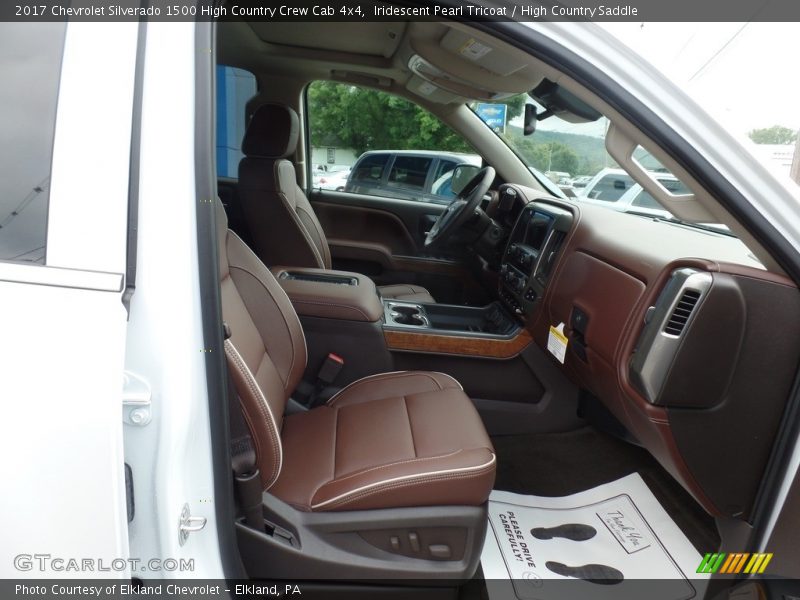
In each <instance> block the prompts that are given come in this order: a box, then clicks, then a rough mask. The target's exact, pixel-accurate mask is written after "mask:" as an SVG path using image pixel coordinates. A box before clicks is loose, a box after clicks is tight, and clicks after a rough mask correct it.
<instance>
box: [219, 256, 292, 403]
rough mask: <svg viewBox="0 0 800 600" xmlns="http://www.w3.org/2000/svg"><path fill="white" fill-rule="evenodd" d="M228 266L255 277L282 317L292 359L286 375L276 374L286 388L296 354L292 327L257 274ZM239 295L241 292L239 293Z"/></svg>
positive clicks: (242, 268) (275, 299)
mask: <svg viewBox="0 0 800 600" xmlns="http://www.w3.org/2000/svg"><path fill="white" fill-rule="evenodd" d="M229 268H230V269H237V270H239V271H241V272H242V273H246V274H248V275H250V277H252V278H253V279H255V280H256V281H257V282H258V283H259V284H260V285H261V287H263V288H264V291H265V292H267V294H269V296H270V298H272V300H273V302H274V303H275V306H276V308H277V309H278V312H279V313H280V315H281V318H282V319H283V323H284V324H285V325H286V331H287V333H288V334H289V343H290V344H291V347H292V352H291V354H292V361H291V362H290V363H289V372H288V373H287V374H286V377H285V378H284V377H283V376H281V373H280V371H279V372H278V375H279V376H280V377H281V379H282V380H283V388H284V389H287V387H288V383H289V377H290V376H291V374H292V371H293V370H294V363H295V360H294V358H295V354H296V351H297V349H296V348H295V344H294V339H293V336H292V328H291V326H290V325H289V321H287V320H286V316H285V315H284V314H283V311H282V310H281V307H280V304H278V299H277V298H276V297H275V295H274V294H273V293H272V291H271V290H270V289H269V288H268V287H267V286H266V285H265V284H264V282H263V281H261V279H260V278H259V277H258V275H256V274H255V273H253V272H251V271H250V270H249V269H245V268H244V267H239V266H233V265H231V266H230V267H229ZM234 285H236V284H235V283H234ZM237 291H238V290H237ZM240 296H241V294H240ZM242 302H244V298H242ZM245 309H247V303H245ZM247 313H248V315H250V318H251V319H252V320H253V322H254V323H255V319H253V316H252V315H251V314H250V311H249V310H248V311H247ZM301 331H302V329H301ZM259 336H260V332H259ZM261 343H262V345H264V340H261ZM264 351H265V352H266V345H265V346H264ZM267 354H269V353H268V352H267Z"/></svg>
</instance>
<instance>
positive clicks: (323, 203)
mask: <svg viewBox="0 0 800 600" xmlns="http://www.w3.org/2000/svg"><path fill="white" fill-rule="evenodd" d="M309 199H310V200H311V204H312V206H313V207H314V211H315V212H316V213H317V217H318V218H319V220H320V222H321V223H322V227H323V229H324V230H325V235H327V236H328V237H329V238H334V239H357V240H359V241H371V242H377V243H381V244H384V245H387V246H389V247H390V248H391V249H392V253H393V254H396V255H401V256H418V255H420V254H421V250H422V248H423V241H424V231H427V229H425V228H424V227H423V226H422V225H421V224H422V223H430V222H432V221H435V220H436V218H438V216H439V215H440V214H441V213H442V212H443V211H444V209H445V208H446V207H445V206H442V205H438V204H430V203H427V202H412V201H408V200H397V199H394V198H380V197H378V196H365V195H361V194H352V193H345V192H333V191H329V190H312V191H311V193H310V194H309ZM358 213H363V216H360V217H359V216H358ZM323 214H324V216H323ZM354 218H356V222H355V223H353V222H351V221H352V220H353V219H354ZM376 225H379V226H380V227H381V229H378V230H375V231H372V230H371V229H369V227H372V226H376ZM365 226H369V227H365ZM387 234H389V235H388V237H387ZM362 236H367V237H366V238H365V237H362Z"/></svg>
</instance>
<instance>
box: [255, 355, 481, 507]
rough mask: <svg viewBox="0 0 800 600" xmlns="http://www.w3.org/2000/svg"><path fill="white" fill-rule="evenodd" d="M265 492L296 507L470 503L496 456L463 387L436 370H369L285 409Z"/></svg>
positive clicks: (476, 501)
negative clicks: (312, 404) (322, 396)
mask: <svg viewBox="0 0 800 600" xmlns="http://www.w3.org/2000/svg"><path fill="white" fill-rule="evenodd" d="M281 438H282V441H283V465H282V468H281V474H280V476H279V477H278V480H277V482H276V483H275V484H274V485H273V486H272V487H271V488H270V489H269V493H271V494H273V495H275V496H277V497H278V498H280V499H281V500H283V501H285V502H287V503H289V504H291V505H292V506H294V507H295V508H297V509H299V510H303V511H314V512H318V511H341V510H367V509H380V508H400V507H408V506H437V505H438V506H441V505H452V506H477V505H481V504H483V503H484V502H486V500H487V499H488V497H489V492H491V490H492V485H493V484H494V476H495V456H494V449H493V447H492V444H491V441H490V440H489V437H488V435H487V434H486V430H485V429H484V427H483V423H482V422H481V419H480V417H479V416H478V413H477V411H476V410H475V407H474V406H473V404H472V402H471V401H470V399H469V398H468V397H467V396H466V394H464V392H463V391H462V389H461V386H460V385H459V384H458V382H457V381H455V380H454V379H453V378H452V377H449V376H448V375H444V374H442V373H429V372H416V371H414V372H412V371H408V372H398V373H385V374H381V375H375V376H372V377H366V378H364V379H361V380H359V381H356V382H355V383H352V384H351V385H349V386H347V387H346V388H344V389H343V390H342V391H341V392H339V393H338V394H337V395H335V396H334V397H333V398H331V400H330V401H329V402H328V403H327V404H326V405H325V406H320V407H318V408H315V409H313V410H310V411H308V412H303V413H296V414H293V415H290V416H288V417H286V419H285V420H284V424H283V431H282V433H281Z"/></svg>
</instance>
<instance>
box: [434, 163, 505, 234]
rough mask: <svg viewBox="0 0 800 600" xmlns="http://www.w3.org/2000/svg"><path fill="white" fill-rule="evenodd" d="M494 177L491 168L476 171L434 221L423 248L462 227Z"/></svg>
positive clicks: (493, 171)
mask: <svg viewBox="0 0 800 600" xmlns="http://www.w3.org/2000/svg"><path fill="white" fill-rule="evenodd" d="M494 177H495V170H494V169H493V168H492V167H484V168H483V169H481V170H480V171H478V173H477V174H476V175H475V177H473V178H472V179H470V180H469V182H468V183H467V184H466V185H465V186H464V189H462V190H461V193H459V194H458V196H456V197H455V199H454V200H453V201H452V202H451V203H450V205H449V206H448V207H447V209H446V210H445V211H444V212H443V213H442V214H441V215H439V218H438V219H436V222H435V223H434V224H433V227H431V229H430V231H429V232H428V235H426V236H425V248H427V249H431V248H433V247H434V246H436V245H437V244H440V243H441V242H443V241H444V240H446V239H447V238H449V237H450V236H452V235H453V234H454V233H455V232H456V231H458V230H459V229H461V227H463V226H464V224H465V223H466V222H467V221H468V220H469V218H470V217H471V216H472V214H473V213H474V212H475V209H476V208H478V205H479V204H480V203H481V199H482V198H483V197H484V195H485V194H486V192H488V191H489V186H490V185H492V182H493V181H494Z"/></svg>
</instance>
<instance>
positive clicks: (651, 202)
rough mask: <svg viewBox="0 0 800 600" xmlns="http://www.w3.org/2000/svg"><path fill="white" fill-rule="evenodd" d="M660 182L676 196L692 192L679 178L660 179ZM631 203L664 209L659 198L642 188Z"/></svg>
mask: <svg viewBox="0 0 800 600" xmlns="http://www.w3.org/2000/svg"><path fill="white" fill-rule="evenodd" d="M658 182H659V183H660V184H661V185H662V186H663V187H664V189H666V190H667V191H668V192H670V193H671V194H674V195H676V196H681V195H683V194H690V193H691V191H690V190H689V188H687V187H686V186H685V185H683V183H682V182H681V181H679V180H677V179H659V180H658ZM631 204H632V205H633V206H638V207H641V208H657V209H662V210H663V208H664V207H663V206H661V204H660V203H659V202H658V200H656V199H655V198H653V196H651V195H650V193H649V192H647V191H646V190H642V191H640V192H639V193H638V194H636V197H635V198H634V199H633V202H631Z"/></svg>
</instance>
